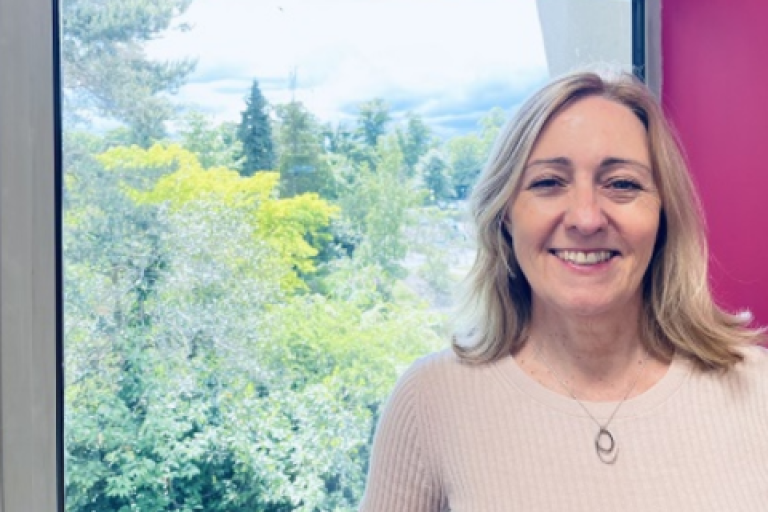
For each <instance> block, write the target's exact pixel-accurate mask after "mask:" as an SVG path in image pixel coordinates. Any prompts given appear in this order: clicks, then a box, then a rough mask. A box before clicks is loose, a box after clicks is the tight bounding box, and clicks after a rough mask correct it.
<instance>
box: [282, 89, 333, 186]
mask: <svg viewBox="0 0 768 512" xmlns="http://www.w3.org/2000/svg"><path fill="white" fill-rule="evenodd" d="M275 113H276V114H277V142H278V150H279V151H278V153H279V163H278V169H279V170H280V177H281V184H280V191H281V192H282V194H283V196H295V195H297V194H303V193H305V192H317V193H318V194H320V195H322V196H324V197H333V195H334V188H333V177H332V175H331V171H330V168H329V166H328V164H327V163H326V161H325V158H324V155H323V153H324V150H323V134H322V130H321V127H320V123H318V121H317V119H316V118H315V116H314V115H312V113H311V112H309V111H308V110H307V109H306V108H305V107H304V105H302V104H301V103H300V102H291V103H287V104H285V105H278V106H277V107H276V108H275Z"/></svg>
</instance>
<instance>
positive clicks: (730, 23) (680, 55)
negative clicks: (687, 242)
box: [662, 0, 768, 325]
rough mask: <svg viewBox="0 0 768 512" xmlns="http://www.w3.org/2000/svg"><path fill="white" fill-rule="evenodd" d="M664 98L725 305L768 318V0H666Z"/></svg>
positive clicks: (764, 322)
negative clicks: (697, 198) (697, 196)
mask: <svg viewBox="0 0 768 512" xmlns="http://www.w3.org/2000/svg"><path fill="white" fill-rule="evenodd" d="M662 48H663V52H662V63H663V85H662V98H663V102H664V105H665V108H666V110H667V112H668V114H669V115H670V117H671V118H672V121H673V123H674V124H675V126H676V127H677V129H678V132H679V133H680V137H681V139H682V141H683V144H684V146H685V148H686V151H687V154H688V160H689V162H690V165H691V168H692V170H693V173H694V175H695V178H696V181H697V184H698V186H699V190H700V192H701V196H702V200H703V203H704V210H705V214H706V217H707V224H708V226H709V241H710V251H711V258H710V265H711V270H710V274H711V280H712V284H713V287H714V289H715V292H716V295H717V296H718V298H719V299H720V302H721V303H723V304H725V305H727V306H729V307H730V308H733V309H742V308H747V309H750V310H751V311H752V312H753V313H754V315H755V317H756V321H757V323H758V324H760V325H768V1H765V0H739V1H733V0H706V1H701V0H666V1H662Z"/></svg>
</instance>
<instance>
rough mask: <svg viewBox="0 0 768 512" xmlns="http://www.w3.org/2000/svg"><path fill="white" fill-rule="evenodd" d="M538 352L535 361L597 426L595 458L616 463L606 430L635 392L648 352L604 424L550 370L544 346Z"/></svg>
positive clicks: (615, 447)
mask: <svg viewBox="0 0 768 512" xmlns="http://www.w3.org/2000/svg"><path fill="white" fill-rule="evenodd" d="M538 345H539V347H538V350H537V351H536V359H540V360H541V362H542V363H544V366H546V367H547V369H548V370H549V373H551V374H552V376H553V377H554V378H555V380H557V382H558V383H559V384H560V386H562V388H563V389H564V390H565V391H567V392H568V394H569V395H570V396H571V398H573V400H574V401H575V402H576V403H577V404H579V405H580V406H581V408H582V409H584V412H585V413H587V416H589V417H590V418H591V419H592V421H594V422H595V425H597V428H598V431H597V435H596V436H595V451H596V452H597V457H598V458H599V459H600V461H601V462H603V463H605V464H613V463H614V462H616V458H617V457H618V453H619V452H618V445H617V444H616V440H615V439H614V437H613V434H612V433H611V431H610V430H608V426H609V425H610V424H611V422H612V421H613V418H614V417H615V416H616V413H618V412H619V409H621V406H622V405H624V402H626V401H627V398H629V395H631V394H632V391H634V390H635V387H636V386H637V383H638V382H639V381H640V377H641V376H642V375H643V372H644V371H645V363H646V361H647V360H648V357H649V356H648V351H647V350H646V351H645V356H644V357H643V359H642V360H641V361H640V370H639V371H638V372H637V375H635V378H634V380H633V381H632V385H631V386H630V387H629V389H627V392H626V393H625V394H624V397H623V398H622V399H621V401H620V402H619V403H618V404H617V405H616V407H615V408H614V409H613V412H612V413H611V415H610V416H609V417H608V420H606V422H605V423H600V421H598V419H597V418H595V416H594V415H593V414H592V413H591V412H590V411H589V409H588V408H587V406H586V405H584V402H582V401H581V400H579V399H578V397H576V394H575V393H574V392H573V389H571V387H570V386H568V385H567V384H566V383H565V381H564V380H563V379H561V378H560V376H559V375H558V374H557V372H556V371H555V369H554V368H552V365H550V364H549V361H547V358H546V357H544V352H543V348H544V345H543V344H542V343H539V344H538Z"/></svg>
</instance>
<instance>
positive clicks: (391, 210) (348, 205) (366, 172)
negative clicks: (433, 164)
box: [339, 135, 422, 279]
mask: <svg viewBox="0 0 768 512" xmlns="http://www.w3.org/2000/svg"><path fill="white" fill-rule="evenodd" d="M374 157H375V159H376V162H377V164H378V165H377V167H376V170H375V171H374V170H371V169H370V168H369V167H368V165H367V164H366V163H361V164H357V165H355V166H353V169H352V171H353V172H351V173H350V172H349V171H347V173H346V176H347V179H348V181H347V182H346V183H345V186H344V188H343V190H342V192H341V194H340V198H339V204H340V205H341V207H342V215H343V218H344V219H345V220H346V221H347V222H348V224H349V226H350V227H351V230H352V231H353V232H355V234H356V236H354V237H351V238H357V239H358V240H359V244H358V245H357V246H356V247H355V249H354V257H355V258H356V259H357V260H359V261H360V262H361V264H363V265H371V266H376V267H378V268H381V269H383V270H384V272H385V274H386V275H387V276H388V277H389V278H390V279H393V278H396V277H401V275H402V272H403V269H402V266H401V263H402V260H403V258H404V257H405V255H406V252H407V249H408V247H407V243H406V239H405V227H406V224H407V223H408V221H409V215H410V212H411V209H412V208H413V207H415V206H416V205H418V204H419V203H420V202H421V199H422V197H421V194H420V193H419V191H417V189H416V187H415V185H414V183H413V180H411V179H409V178H408V176H407V174H406V172H405V168H404V165H403V155H402V153H401V152H400V148H399V146H398V143H397V139H396V138H395V136H394V135H390V136H386V137H381V138H380V139H379V144H378V145H377V147H376V152H375V154H374Z"/></svg>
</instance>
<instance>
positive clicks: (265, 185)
mask: <svg viewBox="0 0 768 512" xmlns="http://www.w3.org/2000/svg"><path fill="white" fill-rule="evenodd" d="M99 160H100V161H101V162H102V163H103V164H104V165H105V167H106V168H107V169H113V168H121V169H125V170H127V169H133V170H137V171H140V172H138V173H136V174H141V172H145V171H146V170H147V169H156V168H167V167H170V166H175V167H177V170H176V171H175V172H172V173H167V174H164V175H162V176H161V177H160V178H158V179H157V181H156V184H155V185H154V186H153V187H152V188H151V189H148V190H147V189H141V188H137V187H130V186H129V187H127V189H126V193H127V195H128V196H129V197H131V198H132V199H134V200H135V201H136V202H137V203H138V204H139V205H143V204H165V205H167V206H168V207H169V208H170V209H171V211H177V210H178V209H179V208H181V207H183V206H184V205H186V204H187V203H189V202H190V201H199V200H206V201H212V202H213V203H212V204H211V205H210V206H209V207H210V208H215V209H220V210H224V209H237V210H241V211H243V212H245V213H246V214H247V216H246V222H248V224H249V226H250V228H251V229H252V231H253V236H254V237H256V238H258V239H259V240H262V241H264V242H265V243H266V244H268V245H269V246H270V247H272V248H273V249H274V250H275V251H276V252H277V254H279V255H280V257H281V258H283V260H284V261H285V262H286V264H287V265H288V267H289V268H292V269H295V272H292V273H289V274H288V276H287V277H286V279H285V281H284V282H283V283H282V284H283V286H285V287H286V289H295V288H300V287H302V286H303V282H302V280H301V278H300V277H299V273H302V274H309V273H312V272H314V271H315V265H314V262H313V258H314V257H315V256H316V255H317V252H318V250H317V248H316V247H313V246H312V245H310V244H309V243H308V241H307V239H308V238H310V239H314V240H318V241H319V240H321V239H322V237H323V232H322V229H323V228H325V227H326V226H327V225H328V223H329V222H330V219H331V217H332V216H334V215H335V214H336V213H337V208H335V207H334V206H332V205H330V204H328V203H327V202H326V201H324V200H322V199H320V198H319V197H318V196H317V195H316V194H302V195H300V196H295V197H292V198H289V199H279V198H278V197H277V196H276V194H275V187H276V185H277V182H278V180H279V175H278V174H277V173H268V172H259V173H256V174H255V175H253V176H250V177H244V176H241V175H239V174H238V173H237V172H235V171H230V170H228V169H224V168H221V167H219V168H214V169H209V170H205V169H203V168H202V167H201V166H200V164H199V162H198V161H197V159H196V157H195V156H194V155H193V154H192V153H190V152H188V151H186V150H184V149H182V148H180V147H179V146H161V145H155V146H153V147H152V148H150V149H148V150H143V149H141V148H138V147H135V146H134V147H132V148H123V147H120V148H114V149H111V150H109V151H107V152H106V153H104V154H103V155H101V156H100V157H99Z"/></svg>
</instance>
